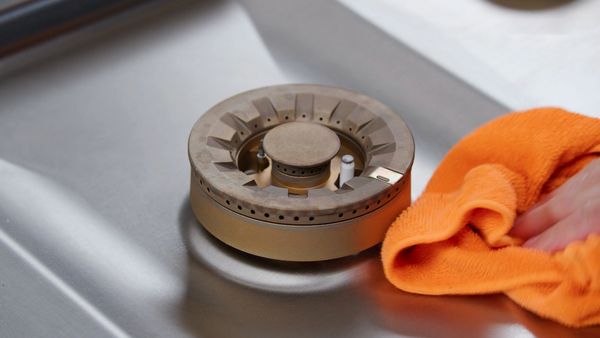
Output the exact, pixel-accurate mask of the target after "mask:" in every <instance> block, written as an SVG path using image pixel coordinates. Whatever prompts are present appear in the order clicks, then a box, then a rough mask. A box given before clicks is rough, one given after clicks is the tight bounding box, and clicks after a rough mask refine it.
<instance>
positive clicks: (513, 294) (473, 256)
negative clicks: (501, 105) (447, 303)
mask: <svg viewBox="0 0 600 338" xmlns="http://www.w3.org/2000/svg"><path fill="white" fill-rule="evenodd" d="M599 156H600V119H594V118H590V117H585V116H582V115H578V114H574V113H569V112H566V111H564V110H561V109H556V108H544V109H535V110H530V111H527V112H520V113H512V114H508V115H506V116H503V117H500V118H498V119H496V120H494V121H492V122H490V123H488V124H486V125H484V126H482V127H481V128H479V129H478V130H476V131H474V132H473V133H471V134H470V135H468V136H466V137H465V138H464V139H463V140H461V141H460V142H459V143H458V144H456V145H455V146H454V147H453V148H452V149H451V150H450V152H449V153H448V154H447V155H446V158H444V160H443V161H442V163H441V164H440V166H439V167H438V169H437V170H436V171H435V173H434V174H433V177H432V178H431V180H430V181H429V183H428V185H427V187H426V189H425V191H424V193H423V194H422V196H421V197H419V199H417V200H416V201H415V203H414V204H413V205H412V206H411V207H410V208H408V209H407V210H406V211H405V212H404V213H402V214H401V215H400V216H399V217H398V218H397V220H396V221H395V222H394V223H393V224H392V226H391V227H390V229H389V231H388V233H387V235H386V238H385V240H384V242H383V247H382V260H383V267H384V271H385V274H386V276H387V278H388V280H389V281H390V282H391V283H392V284H394V285H395V286H396V287H398V288H400V289H402V290H405V291H408V292H414V293H420V294H427V295H448V294H462V295H466V294H485V293H497V292H503V293H505V294H506V295H507V296H508V297H510V298H511V299H512V300H514V301H515V302H517V303H518V304H520V305H521V306H523V307H524V308H526V309H529V310H531V311H533V312H535V313H537V314H538V315H540V316H542V317H546V318H550V319H553V320H556V321H558V322H561V323H563V324H565V325H568V326H573V327H582V326H589V325H597V324H600V236H598V235H590V236H588V238H587V239H586V240H585V241H577V242H573V243H571V244H570V245H569V246H567V247H566V248H565V249H564V250H562V251H560V252H557V253H554V254H550V253H546V252H542V251H538V250H533V249H526V248H522V247H520V246H519V244H520V243H521V242H522V240H520V239H518V238H512V237H510V236H509V235H508V232H509V230H510V229H511V227H512V225H513V221H514V219H515V216H516V215H517V214H518V213H522V212H524V211H525V210H527V208H529V207H530V206H532V205H533V204H534V203H535V202H536V201H537V200H538V198H539V197H540V196H541V195H543V194H545V193H548V192H550V191H552V190H554V189H556V188H557V187H558V186H560V185H561V184H562V183H563V182H565V181H566V180H567V179H569V177H571V176H573V175H575V174H576V173H577V172H578V171H579V170H580V169H582V168H583V167H584V166H585V165H586V164H587V163H589V162H590V161H591V160H593V159H595V158H597V157H599Z"/></svg>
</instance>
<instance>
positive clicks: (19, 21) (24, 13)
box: [0, 0, 145, 58]
mask: <svg viewBox="0 0 600 338" xmlns="http://www.w3.org/2000/svg"><path fill="white" fill-rule="evenodd" d="M144 1H145V0H29V1H18V2H17V4H16V5H13V6H10V7H7V8H0V58H2V57H5V56H7V55H9V54H12V53H15V52H17V51H19V50H22V49H24V48H27V47H29V46H31V45H34V44H36V43H39V42H42V41H45V40H48V39H50V38H52V37H55V36H57V35H59V34H61V33H64V32H67V31H69V30H72V29H74V28H77V27H80V26H82V25H85V24H88V23H91V22H93V21H96V20H98V19H100V18H102V17H105V16H107V15H109V14H113V13H115V12H118V11H121V10H124V9H126V8H128V7H131V6H133V5H135V4H139V3H141V2H144Z"/></svg>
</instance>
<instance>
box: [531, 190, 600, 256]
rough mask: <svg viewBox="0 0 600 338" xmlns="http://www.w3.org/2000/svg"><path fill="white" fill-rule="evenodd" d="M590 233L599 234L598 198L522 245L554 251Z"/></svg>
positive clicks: (599, 213) (599, 210)
mask: <svg viewBox="0 0 600 338" xmlns="http://www.w3.org/2000/svg"><path fill="white" fill-rule="evenodd" d="M591 234H600V199H598V198H597V199H594V200H589V201H587V202H586V203H585V204H584V205H583V206H582V207H581V208H579V209H577V211H575V212H573V213H572V214H570V215H569V216H567V217H566V218H564V219H562V220H560V221H559V222H558V223H556V224H555V225H553V226H552V227H550V228H549V229H548V230H546V231H544V232H543V233H542V234H540V235H538V236H535V237H533V238H531V239H529V240H528V241H527V242H525V243H524V244H523V247H526V248H533V249H539V250H543V251H548V252H555V251H558V250H562V249H564V248H565V247H566V246H567V245H569V243H571V242H573V241H577V240H584V239H585V238H586V237H587V236H589V235H591Z"/></svg>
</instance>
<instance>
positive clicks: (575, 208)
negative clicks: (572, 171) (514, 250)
mask: <svg viewBox="0 0 600 338" xmlns="http://www.w3.org/2000/svg"><path fill="white" fill-rule="evenodd" d="M509 234H510V235H511V236H514V237H519V238H523V239H525V240H526V241H525V243H524V244H523V247H527V248H534V249H539V250H543V251H549V252H554V251H558V250H562V249H564V248H565V247H566V246H567V245H568V244H569V243H571V242H573V241H576V240H583V239H585V238H586V237H587V236H588V235H591V234H600V159H597V160H594V161H593V162H591V163H589V164H588V165H587V166H586V167H585V168H584V169H583V170H581V171H580V172H579V173H577V175H575V176H573V177H572V178H571V179H569V180H568V181H567V182H566V183H564V184H563V185H562V186H560V187H559V188H558V189H556V190H554V191H553V192H552V193H550V194H548V195H546V196H544V197H543V198H542V199H541V200H540V201H539V202H538V203H537V204H535V205H534V206H533V207H531V208H530V209H529V210H528V211H527V212H525V213H523V214H522V215H520V216H519V217H518V218H517V219H516V221H515V224H514V226H513V228H512V230H511V231H510V233H509Z"/></svg>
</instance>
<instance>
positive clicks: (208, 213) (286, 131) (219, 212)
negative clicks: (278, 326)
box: [188, 85, 415, 261]
mask: <svg viewBox="0 0 600 338" xmlns="http://www.w3.org/2000/svg"><path fill="white" fill-rule="evenodd" d="M414 149H415V147H414V141H413V138H412V135H411V133H410V130H409V129H408V127H407V126H406V124H405V123H404V122H403V121H402V119H401V118H400V117H399V116H398V115H397V114H396V113H394V112H393V111H392V110H390V109H389V108H388V107H386V106H385V105H383V104H382V103H380V102H378V101H376V100H374V99H373V98H370V97H368V96H365V95H361V94H359V93H354V92H351V91H348V90H344V89H340V88H335V87H329V86H320V85H281V86H272V87H265V88H259V89H255V90H251V91H248V92H244V93H241V94H238V95H236V96H233V97H231V98H229V99H226V100H224V101H222V102H220V103H218V104H217V105H215V106H214V107H212V108H211V109H209V110H208V111H207V112H206V113H205V114H204V115H203V116H202V117H201V118H200V119H199V120H198V121H197V122H196V124H195V125H194V127H193V128H192V131H191V133H190V138H189V143H188V153H189V159H190V165H191V169H192V172H191V174H192V176H191V190H190V202H191V205H192V209H193V211H194V214H195V216H196V218H197V219H198V221H199V222H200V223H201V224H202V226H203V227H204V228H206V229H207V230H208V231H209V232H210V233H212V234H213V235H214V236H215V237H217V238H218V239H220V240H221V241H223V242H225V243H226V244H228V245H230V246H232V247H234V248H237V249H239V250H242V251H245V252H248V253H250V254H254V255H257V256H262V257H267V258H271V259H277V260H286V261H320V260H328V259H334V258H339V257H343V256H348V255H353V254H356V253H359V252H361V251H363V250H366V249H368V248H370V247H372V246H374V245H377V244H378V243H380V242H381V241H382V240H383V237H384V236H385V233H386V230H387V228H388V227H389V225H390V224H391V223H392V222H393V221H394V219H395V218H396V217H397V216H398V215H399V214H400V213H401V212H402V210H404V209H405V208H406V207H408V206H409V205H410V173H411V168H412V163H413V159H414Z"/></svg>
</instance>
